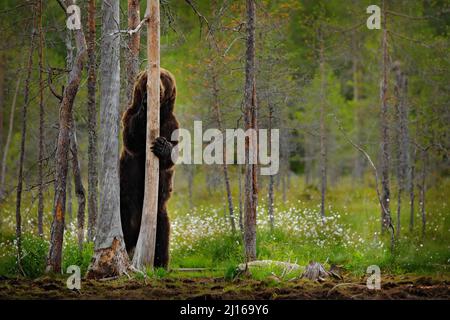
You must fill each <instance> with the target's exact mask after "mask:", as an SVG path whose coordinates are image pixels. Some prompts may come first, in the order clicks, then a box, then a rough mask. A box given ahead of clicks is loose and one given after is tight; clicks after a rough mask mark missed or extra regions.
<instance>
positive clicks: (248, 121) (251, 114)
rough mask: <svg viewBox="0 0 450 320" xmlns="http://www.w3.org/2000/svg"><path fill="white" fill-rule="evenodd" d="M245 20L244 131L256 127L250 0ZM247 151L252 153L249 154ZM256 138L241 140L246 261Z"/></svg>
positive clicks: (251, 253)
mask: <svg viewBox="0 0 450 320" xmlns="http://www.w3.org/2000/svg"><path fill="white" fill-rule="evenodd" d="M246 20H247V48H246V54H245V57H246V60H245V88H244V104H245V109H244V122H245V130H249V129H253V130H256V129H257V103H256V76H255V75H256V66H255V26H256V5H255V1H254V0H247V1H246ZM250 150H252V151H253V153H254V154H250ZM256 150H258V147H257V140H256V137H252V138H248V139H246V142H245V151H246V157H245V160H246V163H245V190H244V221H245V222H244V246H245V259H246V261H247V262H249V261H253V260H255V259H256V209H257V206H258V181H257V168H258V166H257V164H256V163H253V164H252V163H250V162H251V161H250V159H251V157H253V158H256V159H257V155H256V152H257V151H256Z"/></svg>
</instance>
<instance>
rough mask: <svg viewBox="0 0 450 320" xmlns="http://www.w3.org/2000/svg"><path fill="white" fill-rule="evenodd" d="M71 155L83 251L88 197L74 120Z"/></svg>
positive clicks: (80, 241) (79, 232)
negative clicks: (84, 185) (82, 175)
mask: <svg viewBox="0 0 450 320" xmlns="http://www.w3.org/2000/svg"><path fill="white" fill-rule="evenodd" d="M70 153H71V154H72V175H73V181H74V184H75V194H76V196H77V203H78V212H77V236H78V249H79V250H80V251H81V250H83V241H84V220H85V217H84V212H85V208H86V195H85V190H84V187H83V180H82V179H81V170H80V167H81V166H80V160H79V158H78V141H77V129H76V125H75V121H74V119H73V118H72V131H71V133H70Z"/></svg>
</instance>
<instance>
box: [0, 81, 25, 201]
mask: <svg viewBox="0 0 450 320" xmlns="http://www.w3.org/2000/svg"><path fill="white" fill-rule="evenodd" d="M20 80H21V76H20V75H18V77H17V82H16V89H15V91H14V96H13V101H12V104H11V111H10V113H9V127H8V134H7V136H6V142H5V148H4V150H3V157H2V169H1V170H2V171H1V179H0V200H1V199H2V197H3V193H4V191H5V176H6V161H7V159H8V153H9V145H10V144H11V137H12V131H13V127H14V115H15V110H16V103H17V96H18V94H19V88H20Z"/></svg>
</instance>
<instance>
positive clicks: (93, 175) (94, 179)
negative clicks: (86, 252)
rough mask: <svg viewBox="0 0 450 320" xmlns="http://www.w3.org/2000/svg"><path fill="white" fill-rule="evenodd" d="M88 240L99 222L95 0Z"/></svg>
mask: <svg viewBox="0 0 450 320" xmlns="http://www.w3.org/2000/svg"><path fill="white" fill-rule="evenodd" d="M87 36H88V37H87V46H88V48H87V52H88V83H87V87H88V103H87V113H88V131H89V146H88V233H87V238H88V241H93V240H94V236H95V226H96V222H97V208H98V207H97V199H98V189H97V186H98V175H97V108H96V101H95V92H96V81H97V79H96V58H95V0H89V6H88V32H87Z"/></svg>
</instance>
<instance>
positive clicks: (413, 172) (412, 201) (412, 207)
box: [409, 147, 417, 232]
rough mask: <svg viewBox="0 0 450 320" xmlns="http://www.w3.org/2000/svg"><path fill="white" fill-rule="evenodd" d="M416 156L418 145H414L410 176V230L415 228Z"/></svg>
mask: <svg viewBox="0 0 450 320" xmlns="http://www.w3.org/2000/svg"><path fill="white" fill-rule="evenodd" d="M416 158H417V147H414V151H413V154H412V159H411V166H410V177H409V179H410V180H409V205H410V211H409V212H410V213H409V231H410V232H412V231H413V230H414V201H415V195H414V185H415V180H416V177H415V172H416Z"/></svg>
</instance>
